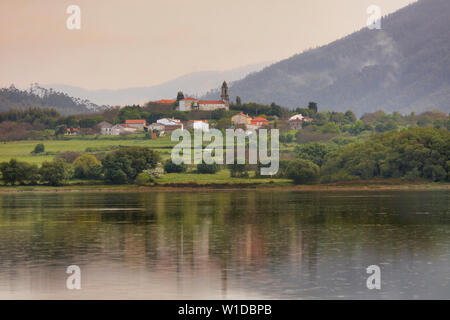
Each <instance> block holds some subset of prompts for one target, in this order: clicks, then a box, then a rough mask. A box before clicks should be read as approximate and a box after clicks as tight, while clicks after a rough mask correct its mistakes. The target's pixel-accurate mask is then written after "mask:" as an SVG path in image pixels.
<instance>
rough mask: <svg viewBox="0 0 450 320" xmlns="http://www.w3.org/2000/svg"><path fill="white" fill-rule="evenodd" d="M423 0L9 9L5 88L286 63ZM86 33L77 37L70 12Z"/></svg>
mask: <svg viewBox="0 0 450 320" xmlns="http://www.w3.org/2000/svg"><path fill="white" fill-rule="evenodd" d="M411 2H414V0H228V1H226V0H220V1H218V0H176V1H175V0H1V1H0V86H2V87H4V86H9V85H10V84H11V83H14V84H15V85H16V86H19V87H26V86H28V85H29V84H30V83H31V82H38V83H41V84H50V83H59V84H68V85H75V86H80V87H84V88H88V89H108V88H109V89H115V88H124V87H133V86H149V85H154V84H158V83H161V82H164V81H167V80H171V79H173V78H176V77H178V76H180V75H183V74H186V73H190V72H194V71H205V70H228V69H232V68H236V67H240V66H244V65H248V64H253V63H259V62H266V61H274V62H275V61H278V60H281V59H284V58H287V57H289V56H291V55H293V54H295V53H299V52H302V51H303V50H305V49H308V48H311V47H316V46H320V45H323V44H326V43H329V42H331V41H333V40H335V39H337V38H339V37H342V36H344V35H346V34H349V33H351V32H353V31H355V30H358V29H360V28H361V27H363V26H365V25H366V21H367V18H368V15H367V13H366V9H367V7H368V6H369V5H372V4H375V5H378V6H380V7H381V9H382V14H383V15H385V14H388V13H390V12H392V11H395V10H397V9H399V8H400V7H403V6H405V5H407V4H409V3H411ZM72 4H74V5H78V6H79V7H80V8H81V30H72V31H71V30H68V29H67V27H66V20H67V18H68V17H69V14H67V13H66V9H67V7H68V6H69V5H72Z"/></svg>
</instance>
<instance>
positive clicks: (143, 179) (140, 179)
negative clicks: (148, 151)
mask: <svg viewBox="0 0 450 320" xmlns="http://www.w3.org/2000/svg"><path fill="white" fill-rule="evenodd" d="M150 182H151V179H150V177H149V175H148V174H147V173H146V172H141V173H139V174H138V176H137V177H136V180H135V181H134V183H136V184H137V185H140V186H145V185H147V184H149V183H150Z"/></svg>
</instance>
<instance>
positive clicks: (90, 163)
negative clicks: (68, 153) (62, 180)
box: [73, 154, 102, 179]
mask: <svg viewBox="0 0 450 320" xmlns="http://www.w3.org/2000/svg"><path fill="white" fill-rule="evenodd" d="M73 167H74V173H75V174H74V176H75V178H79V179H98V178H100V177H101V174H102V166H101V163H100V161H98V160H97V158H96V157H94V156H92V155H90V154H83V155H81V156H79V157H78V158H76V159H75V161H74V162H73Z"/></svg>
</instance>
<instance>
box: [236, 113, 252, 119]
mask: <svg viewBox="0 0 450 320" xmlns="http://www.w3.org/2000/svg"><path fill="white" fill-rule="evenodd" d="M234 116H242V117H247V118H250V119H251V118H252V117H250V116H248V115H246V114H243V113H242V112H240V113H238V114H235V115H234ZM234 116H233V117H234Z"/></svg>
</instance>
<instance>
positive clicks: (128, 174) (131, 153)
mask: <svg viewBox="0 0 450 320" xmlns="http://www.w3.org/2000/svg"><path fill="white" fill-rule="evenodd" d="M158 161H159V154H158V153H157V152H155V151H153V150H150V149H149V148H142V147H127V148H121V149H119V150H116V151H113V152H112V153H110V154H108V155H107V156H106V157H105V158H104V159H103V160H102V164H103V168H104V172H105V180H106V181H107V182H110V183H115V184H122V183H126V182H128V183H132V182H134V180H135V179H136V177H137V176H138V175H139V173H141V172H142V171H144V170H146V169H154V168H155V167H156V165H157V163H158ZM124 175H125V179H123V177H124Z"/></svg>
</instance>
